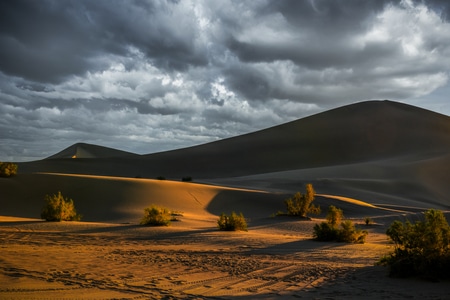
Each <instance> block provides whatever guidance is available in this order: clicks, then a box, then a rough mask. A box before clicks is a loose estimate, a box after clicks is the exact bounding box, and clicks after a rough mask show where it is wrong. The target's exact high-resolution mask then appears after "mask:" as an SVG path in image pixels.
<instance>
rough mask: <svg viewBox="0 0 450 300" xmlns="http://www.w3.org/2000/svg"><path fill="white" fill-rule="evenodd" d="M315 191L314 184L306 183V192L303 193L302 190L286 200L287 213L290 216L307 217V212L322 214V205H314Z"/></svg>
mask: <svg viewBox="0 0 450 300" xmlns="http://www.w3.org/2000/svg"><path fill="white" fill-rule="evenodd" d="M314 195H315V191H314V188H313V186H312V184H310V183H308V184H307V185H306V193H305V194H304V195H303V194H302V193H300V192H297V193H295V195H293V196H292V197H291V198H288V199H286V200H285V201H284V204H285V205H286V209H287V214H288V215H289V216H300V217H303V218H305V217H306V215H307V214H309V213H311V214H317V215H318V214H320V207H319V206H314V205H313V204H312V202H313V201H314Z"/></svg>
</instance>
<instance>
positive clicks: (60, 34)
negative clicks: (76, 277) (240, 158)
mask: <svg viewBox="0 0 450 300" xmlns="http://www.w3.org/2000/svg"><path fill="white" fill-rule="evenodd" d="M449 76H450V4H449V3H448V1H445V0H443V1H437V0H430V1H427V0H423V1H418V0H417V1H413V0H411V1H406V0H405V1H380V0H372V1H370V0H360V1H356V0H336V1H330V0H309V1H307V0H305V1H297V0H293V1H278V0H277V1H269V0H251V1H250V0H249V1H240V0H237V1H229V0H217V1H206V0H205V1H189V0H186V1H184V0H180V1H175V0H172V1H156V0H151V1H150V0H149V1H144V0H140V1H124V0H123V1H115V0H108V1H102V0H96V1H88V0H86V1H82V0H80V1H67V0H61V1H57V0H54V1H46V0H40V1H34V0H28V1H19V0H14V1H0V161H27V160H35V159H41V158H44V157H47V156H49V155H52V154H54V153H56V152H58V151H60V150H62V149H63V148H65V147H68V146H70V145H72V144H74V143H76V142H86V143H93V144H98V145H102V146H107V147H113V148H117V149H121V150H126V151H131V152H135V153H141V154H144V153H151V152H157V151H163V150H170V149H175V148H180V147H186V146H191V145H196V144H201V143H205V142H210V141H214V140H217V139H222V138H226V137H231V136H235V135H239V134H243V133H247V132H251V131H255V130H258V129H263V128H267V127H270V126H273V125H277V124H281V123H284V122H288V121H291V120H294V119H298V118H301V117H304V116H308V115H311V114H314V113H318V112H321V111H324V110H328V109H331V108H335V107H338V106H342V105H345V104H349V103H354V102H359V101H362V100H369V99H391V100H397V101H401V102H405V103H409V104H412V105H416V106H420V107H423V108H427V109H431V110H434V111H437V112H440V113H443V114H446V115H450V104H449V103H450V102H449V97H448V95H450V83H449Z"/></svg>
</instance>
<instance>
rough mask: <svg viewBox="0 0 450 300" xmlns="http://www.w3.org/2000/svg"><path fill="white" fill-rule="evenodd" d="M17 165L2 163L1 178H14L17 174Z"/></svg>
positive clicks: (0, 166)
mask: <svg viewBox="0 0 450 300" xmlns="http://www.w3.org/2000/svg"><path fill="white" fill-rule="evenodd" d="M17 168H18V167H17V165H16V164H14V163H10V162H0V177H12V176H14V175H16V174H17Z"/></svg>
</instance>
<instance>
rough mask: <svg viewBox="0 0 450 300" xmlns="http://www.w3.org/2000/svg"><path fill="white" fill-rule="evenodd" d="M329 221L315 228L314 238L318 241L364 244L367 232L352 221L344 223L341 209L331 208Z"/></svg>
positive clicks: (329, 209) (328, 216)
mask: <svg viewBox="0 0 450 300" xmlns="http://www.w3.org/2000/svg"><path fill="white" fill-rule="evenodd" d="M326 218H327V221H326V222H322V223H320V224H316V225H315V226H314V233H313V234H314V238H315V239H316V240H318V241H336V242H345V243H358V244H363V243H364V242H365V240H366V236H367V231H365V230H360V229H358V228H356V227H355V224H353V222H352V221H350V220H345V221H342V219H343V218H344V214H343V212H342V210H341V209H339V208H336V207H335V206H333V205H332V206H330V207H329V208H328V213H327V217H326Z"/></svg>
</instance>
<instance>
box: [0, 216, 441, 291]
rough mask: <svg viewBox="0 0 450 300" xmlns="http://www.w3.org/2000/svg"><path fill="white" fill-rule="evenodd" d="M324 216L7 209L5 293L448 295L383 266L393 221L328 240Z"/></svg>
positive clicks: (3, 223)
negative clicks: (147, 216) (318, 226)
mask: <svg viewBox="0 0 450 300" xmlns="http://www.w3.org/2000/svg"><path fill="white" fill-rule="evenodd" d="M199 217H200V218H199ZM318 221H319V220H313V221H294V220H293V219H290V218H287V217H277V218H264V219H259V220H251V221H250V223H249V231H248V232H222V231H218V230H217V229H216V228H215V222H216V218H214V217H211V218H205V216H196V215H183V216H182V217H180V221H178V222H173V223H172V226H170V227H143V226H139V225H136V224H113V223H93V222H62V223H50V222H43V221H40V220H36V219H20V218H11V217H0V249H1V250H0V253H1V256H0V299H218V298H220V299H255V298H258V299H280V298H285V299H291V298H303V299H361V298H365V299H402V298H409V299H425V298H427V299H445V298H446V297H448V295H449V293H450V282H448V281H442V282H437V283H435V282H427V281H422V280H418V279H393V278H389V277H388V276H387V271H388V270H387V269H386V268H385V267H380V266H374V264H375V262H376V261H377V260H378V259H379V258H380V257H381V256H382V255H383V254H385V253H387V252H388V251H389V250H390V249H391V245H389V243H388V241H387V238H386V235H385V234H384V233H383V232H384V230H385V226H382V225H373V226H370V227H367V229H368V230H369V232H370V234H369V236H368V240H367V243H366V244H363V245H350V244H341V243H322V242H316V241H312V240H311V237H312V227H313V226H314V224H315V223H316V222H318Z"/></svg>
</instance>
